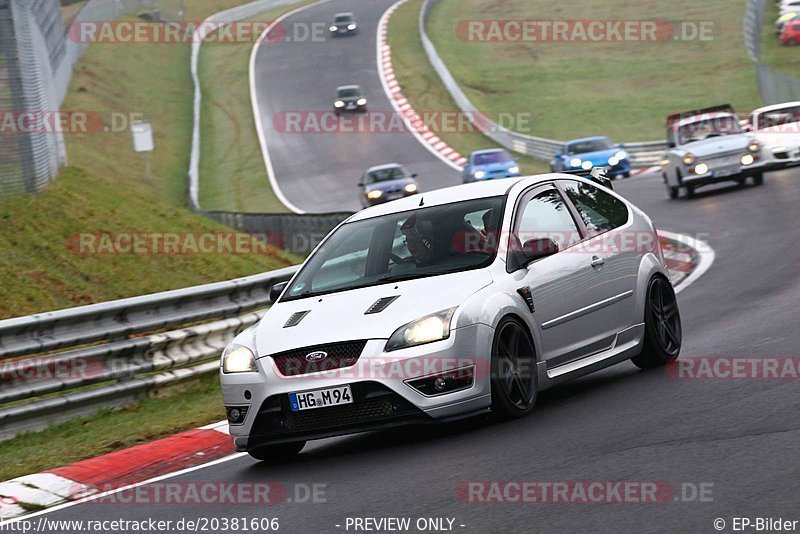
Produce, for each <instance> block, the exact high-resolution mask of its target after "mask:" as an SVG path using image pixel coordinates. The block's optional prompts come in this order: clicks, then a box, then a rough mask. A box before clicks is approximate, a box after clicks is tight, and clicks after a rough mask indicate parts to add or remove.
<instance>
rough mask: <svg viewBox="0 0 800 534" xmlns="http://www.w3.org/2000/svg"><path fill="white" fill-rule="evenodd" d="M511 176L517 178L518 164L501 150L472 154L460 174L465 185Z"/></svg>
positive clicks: (480, 151)
mask: <svg viewBox="0 0 800 534" xmlns="http://www.w3.org/2000/svg"><path fill="white" fill-rule="evenodd" d="M513 176H519V164H518V163H517V162H516V161H515V160H514V158H512V157H511V155H510V154H509V153H508V152H506V151H505V150H503V149H502V148H493V149H490V150H478V151H476V152H473V153H472V154H470V155H469V161H467V164H466V165H464V170H463V171H462V172H461V179H462V180H463V181H464V183H465V184H468V183H471V182H482V181H484V180H494V179H496V178H511V177H513Z"/></svg>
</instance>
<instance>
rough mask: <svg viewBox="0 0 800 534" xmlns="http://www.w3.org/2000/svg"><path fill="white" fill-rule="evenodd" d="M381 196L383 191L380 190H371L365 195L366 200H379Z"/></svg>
mask: <svg viewBox="0 0 800 534" xmlns="http://www.w3.org/2000/svg"><path fill="white" fill-rule="evenodd" d="M382 196H383V191H381V190H380V189H373V190H372V191H370V192H369V193H367V198H373V199H374V198H381V197H382Z"/></svg>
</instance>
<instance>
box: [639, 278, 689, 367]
mask: <svg viewBox="0 0 800 534" xmlns="http://www.w3.org/2000/svg"><path fill="white" fill-rule="evenodd" d="M682 339H683V330H682V328H681V314H680V311H679V310H678V301H677V299H676V298H675V291H674V290H673V289H672V284H670V283H669V281H668V280H667V279H666V278H664V277H662V276H656V277H654V278H653V279H652V280H650V284H649V285H648V286H647V300H646V302H645V311H644V342H643V344H642V345H643V347H642V353H641V354H640V355H638V356H634V357H633V358H631V361H632V362H633V363H634V365H636V367H639V368H640V369H652V368H654V367H661V366H662V365H667V364H668V363H671V362H673V361H675V360H676V359H677V358H678V355H679V354H680V352H681V341H682Z"/></svg>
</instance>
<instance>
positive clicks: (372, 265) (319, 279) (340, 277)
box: [282, 197, 505, 301]
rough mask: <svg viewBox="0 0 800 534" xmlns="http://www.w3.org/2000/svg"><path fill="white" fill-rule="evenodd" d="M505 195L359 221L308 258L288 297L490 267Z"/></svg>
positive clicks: (297, 297) (330, 239)
mask: <svg viewBox="0 0 800 534" xmlns="http://www.w3.org/2000/svg"><path fill="white" fill-rule="evenodd" d="M504 199H505V197H490V198H481V199H476V200H468V201H464V202H456V203H453V204H444V205H442V206H431V207H429V208H422V209H418V210H413V211H406V212H401V213H393V214H389V215H384V216H381V217H374V218H371V219H365V220H362V221H356V222H352V223H348V224H345V225H343V226H341V227H339V229H338V230H336V231H335V232H334V233H333V235H331V236H330V237H329V238H328V239H327V240H326V241H325V242H324V243H323V244H322V246H320V248H319V249H318V250H317V251H316V252H315V253H314V254H313V255H312V256H311V258H309V260H308V261H307V262H306V264H305V265H304V266H303V268H302V270H301V271H300V273H299V274H298V275H297V277H296V278H295V280H294V282H293V283H292V285H291V286H290V287H289V288H288V290H287V291H286V293H285V295H286V296H285V297H284V298H283V299H282V300H284V301H288V300H295V299H299V298H304V297H311V296H316V295H321V294H324V293H332V292H335V291H345V290H348V289H356V288H360V287H367V286H373V285H378V284H382V283H391V282H397V281H400V280H409V279H414V278H422V277H425V276H434V275H439V274H446V273H452V272H457V271H464V270H467V269H476V268H480V267H486V266H488V265H489V264H491V262H492V261H493V260H494V257H495V255H496V252H497V246H496V243H497V239H498V233H499V221H500V218H501V215H502V212H503V202H504Z"/></svg>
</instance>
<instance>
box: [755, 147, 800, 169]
mask: <svg viewBox="0 0 800 534" xmlns="http://www.w3.org/2000/svg"><path fill="white" fill-rule="evenodd" d="M762 153H763V154H764V164H765V165H766V166H767V167H768V169H769V170H780V169H786V168H788V167H795V166H797V165H800V147H797V146H794V147H793V146H781V147H766V148H764V149H763V150H762Z"/></svg>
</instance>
